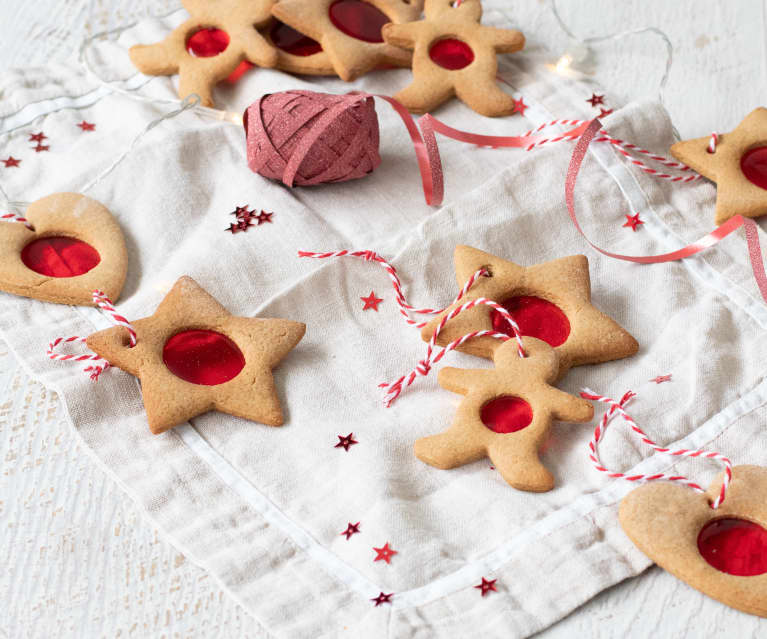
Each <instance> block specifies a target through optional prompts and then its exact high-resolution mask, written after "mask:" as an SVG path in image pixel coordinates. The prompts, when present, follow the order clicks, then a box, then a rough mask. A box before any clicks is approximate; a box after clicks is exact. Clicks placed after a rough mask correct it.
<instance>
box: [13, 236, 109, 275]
mask: <svg viewBox="0 0 767 639" xmlns="http://www.w3.org/2000/svg"><path fill="white" fill-rule="evenodd" d="M21 261H22V262H23V263H24V265H25V266H26V267H27V268H28V269H30V270H32V271H34V272H35V273H40V275H45V276H47V277H75V276H77V275H83V274H85V273H87V272H88V271H90V270H91V269H93V268H94V267H95V266H97V265H98V263H99V262H100V261H101V256H100V255H99V253H98V251H97V250H96V249H95V248H93V247H92V246H91V245H90V244H87V243H86V242H83V241H81V240H77V239H75V238H73V237H66V236H63V235H57V236H53V237H41V238H39V239H36V240H32V241H31V242H30V243H29V244H27V245H26V246H25V247H24V248H23V249H22V250H21Z"/></svg>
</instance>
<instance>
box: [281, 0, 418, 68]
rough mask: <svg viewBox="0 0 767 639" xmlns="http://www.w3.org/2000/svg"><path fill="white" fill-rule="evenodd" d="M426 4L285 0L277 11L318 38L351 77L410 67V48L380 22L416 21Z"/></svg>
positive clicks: (386, 0)
mask: <svg viewBox="0 0 767 639" xmlns="http://www.w3.org/2000/svg"><path fill="white" fill-rule="evenodd" d="M422 8H423V0H281V1H280V2H279V3H278V4H276V5H274V8H273V9H272V13H273V14H274V16H275V17H276V18H278V19H279V20H281V21H282V22H284V23H285V24H288V25H290V26H291V27H293V28H294V29H296V30H297V31H299V32H300V33H303V34H305V35H307V36H309V37H310V38H312V39H314V40H316V41H317V42H319V43H320V45H321V46H322V49H323V51H325V52H326V53H327V55H328V58H329V59H330V63H331V64H332V65H333V68H334V69H335V71H336V73H337V74H338V76H339V77H340V78H341V79H343V80H345V81H347V82H350V81H352V80H355V79H356V78H358V77H359V76H361V75H363V74H365V73H367V72H368V71H372V70H373V69H375V68H377V67H380V66H385V65H390V66H396V67H409V66H410V60H411V57H412V56H411V54H410V52H409V51H405V50H403V49H401V48H399V47H396V46H392V45H391V44H387V43H386V42H384V40H383V36H382V35H381V28H380V27H381V26H383V24H385V22H384V21H385V19H386V18H388V19H389V21H390V22H394V23H402V22H408V21H410V20H415V19H417V18H418V17H419V16H420V15H421V9H422Z"/></svg>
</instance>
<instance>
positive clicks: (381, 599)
mask: <svg viewBox="0 0 767 639" xmlns="http://www.w3.org/2000/svg"><path fill="white" fill-rule="evenodd" d="M393 596H394V593H393V592H390V593H389V594H388V595H385V594H384V593H380V594H379V595H378V596H377V597H373V598H372V599H371V600H370V601H372V602H373V603H375V607H376V608H378V606H380V605H381V604H385V603H387V604H390V603H391V598H392V597H393Z"/></svg>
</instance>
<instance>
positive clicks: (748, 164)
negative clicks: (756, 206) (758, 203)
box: [740, 146, 767, 189]
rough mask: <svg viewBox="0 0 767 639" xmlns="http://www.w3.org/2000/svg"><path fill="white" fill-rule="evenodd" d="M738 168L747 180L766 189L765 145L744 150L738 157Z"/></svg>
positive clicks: (766, 160)
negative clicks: (741, 155)
mask: <svg viewBox="0 0 767 639" xmlns="http://www.w3.org/2000/svg"><path fill="white" fill-rule="evenodd" d="M740 170H741V171H743V175H745V176H746V178H747V179H748V181H749V182H752V183H754V184H756V185H757V186H758V187H759V188H762V189H767V146H760V147H757V148H755V149H751V150H750V151H746V153H744V154H743V157H742V158H740Z"/></svg>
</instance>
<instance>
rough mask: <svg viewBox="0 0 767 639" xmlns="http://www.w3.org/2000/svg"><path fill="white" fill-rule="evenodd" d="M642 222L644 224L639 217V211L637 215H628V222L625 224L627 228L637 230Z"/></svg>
mask: <svg viewBox="0 0 767 639" xmlns="http://www.w3.org/2000/svg"><path fill="white" fill-rule="evenodd" d="M642 224H644V222H643V221H642V220H640V219H639V213H637V214H636V215H627V216H626V223H625V224H624V225H623V226H624V227H625V228H630V229H631V230H632V231H636V230H637V227H638V226H640V225H642Z"/></svg>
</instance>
